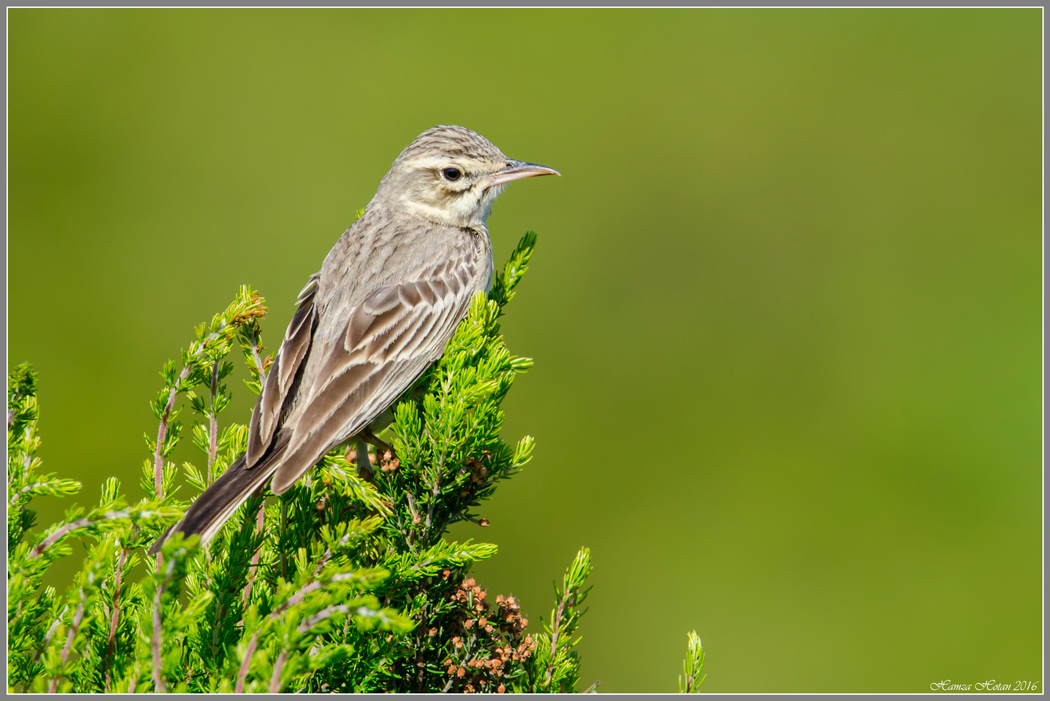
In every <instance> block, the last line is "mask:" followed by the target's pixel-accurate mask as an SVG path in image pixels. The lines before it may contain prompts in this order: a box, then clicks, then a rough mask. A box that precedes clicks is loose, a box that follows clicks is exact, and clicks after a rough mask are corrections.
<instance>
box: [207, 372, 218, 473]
mask: <svg viewBox="0 0 1050 701" xmlns="http://www.w3.org/2000/svg"><path fill="white" fill-rule="evenodd" d="M220 362H221V361H219V360H216V361H215V364H214V365H212V367H211V413H210V414H208V484H211V479H212V478H211V475H212V469H213V468H214V466H215V456H216V455H217V454H218V452H219V416H218V414H217V413H216V412H215V395H216V394H218V391H219V363H220Z"/></svg>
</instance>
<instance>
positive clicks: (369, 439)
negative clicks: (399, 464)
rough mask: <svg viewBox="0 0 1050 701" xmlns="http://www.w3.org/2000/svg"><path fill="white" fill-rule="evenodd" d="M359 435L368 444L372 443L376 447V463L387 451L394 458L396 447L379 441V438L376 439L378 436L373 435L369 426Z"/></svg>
mask: <svg viewBox="0 0 1050 701" xmlns="http://www.w3.org/2000/svg"><path fill="white" fill-rule="evenodd" d="M358 435H359V436H361V438H362V439H364V441H365V442H366V443H370V444H372V445H374V446H375V447H376V458H377V460H376V462H378V458H379V456H380V455H382V454H383V453H385V452H387V451H390V456H391V457H393V455H394V446H392V445H390V444H389V443H384V442H383V441H381V440H379V438H377V437H376V434H374V433H372V429H371V428H369V427H368V426H365V428H364V430H362V431H361V433H359V434H358Z"/></svg>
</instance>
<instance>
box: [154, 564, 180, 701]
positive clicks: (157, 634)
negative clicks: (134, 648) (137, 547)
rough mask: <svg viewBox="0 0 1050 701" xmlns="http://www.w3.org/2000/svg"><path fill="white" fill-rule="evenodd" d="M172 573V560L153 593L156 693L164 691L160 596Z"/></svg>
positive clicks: (173, 570)
mask: <svg viewBox="0 0 1050 701" xmlns="http://www.w3.org/2000/svg"><path fill="white" fill-rule="evenodd" d="M157 555H158V556H159V555H160V553H157ZM174 574H175V561H174V560H172V561H171V562H169V563H168V566H167V571H166V572H165V575H164V579H163V580H162V581H160V582H157V592H156V593H155V594H154V595H153V639H152V641H151V647H152V649H153V691H154V692H158V693H164V691H165V686H164V677H163V674H162V672H163V665H162V660H161V648H162V647H163V644H164V641H163V638H162V637H161V635H162V631H161V620H160V609H161V596H162V595H163V594H164V589H165V588H166V587H167V585H168V583H169V582H170V581H171V578H172V577H173V576H174Z"/></svg>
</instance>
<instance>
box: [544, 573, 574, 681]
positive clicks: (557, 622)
mask: <svg viewBox="0 0 1050 701" xmlns="http://www.w3.org/2000/svg"><path fill="white" fill-rule="evenodd" d="M571 591H572V587H571V586H569V587H565V593H564V594H562V595H561V601H559V602H558V612H557V614H555V616H554V630H553V631H552V632H551V663H550V666H549V667H547V675H546V679H545V680H544V682H543V683H544V684H550V683H551V677H552V676H554V662H555V658H556V656H557V654H558V636H559V635H560V634H561V631H560V628H561V619H562V615H564V613H565V606H566V605H567V604H568V603H569V592H571Z"/></svg>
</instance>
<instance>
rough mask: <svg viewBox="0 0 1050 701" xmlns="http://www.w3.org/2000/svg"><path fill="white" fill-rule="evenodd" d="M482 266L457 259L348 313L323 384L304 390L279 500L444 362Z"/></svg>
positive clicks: (383, 290)
mask: <svg viewBox="0 0 1050 701" xmlns="http://www.w3.org/2000/svg"><path fill="white" fill-rule="evenodd" d="M476 268H477V260H476V257H475V256H472V255H457V254H451V255H449V256H448V257H447V258H446V259H445V260H443V261H440V262H435V263H434V264H432V265H429V266H427V267H426V268H425V269H424V271H423V272H422V273H421V274H420V275H418V276H414V277H415V279H413V280H411V281H405V282H401V283H398V284H392V285H387V286H384V287H380V288H378V289H376V290H375V291H373V292H372V293H371V294H369V295H367V296H366V297H365V298H364V300H363V301H362V302H361V303H360V304H358V305H357V306H355V307H353V308H351V309H350V310H349V311H348V313H347V314H346V321H344V322H343V328H342V332H341V333H340V334H339V336H338V337H337V338H338V340H337V341H336V342H335V343H334V344H333V345H332V348H331V350H330V351H329V352H328V355H327V357H325V358H324V359H323V360H322V359H320V358H319V359H317V360H318V361H321V362H322V365H321V370H320V372H319V374H317V375H316V376H315V377H316V380H311V381H310V385H311V386H310V387H309V388H305V391H304V388H301V389H300V394H301V399H300V402H301V404H302V406H297V407H296V411H295V414H296V416H297V417H298V419H297V420H296V421H295V423H294V425H292V426H289V428H291V430H292V435H291V439H290V441H289V444H288V449H287V451H286V452H285V455H284V458H283V459H282V460H281V465H280V467H278V468H277V471H276V473H275V474H274V477H273V481H272V482H271V484H270V489H271V490H272V491H273V492H274V493H275V494H281V493H283V492H284V491H285V490H287V489H288V487H290V486H291V485H292V484H293V483H294V482H295V481H296V480H297V479H299V477H300V476H301V475H302V474H303V473H304V472H306V470H308V469H310V467H312V466H313V465H314V464H315V463H316V462H317V461H318V460H319V459H320V458H321V456H322V455H324V454H325V452H327V451H328V450H330V449H331V448H332V446H334V445H337V444H339V443H341V442H343V441H345V440H346V439H347V438H349V437H350V436H352V435H354V434H355V433H357V432H359V431H360V430H361V429H362V428H364V427H365V426H367V425H368V423H369V422H370V421H372V419H374V418H375V417H376V416H378V415H379V414H380V413H382V412H383V411H384V410H385V409H386V408H387V407H388V406H390V405H391V404H392V403H393V402H394V401H395V400H396V399H397V398H398V397H399V396H400V395H401V393H402V392H404V391H405V390H406V389H408V387H409V386H410V385H411V384H412V383H413V382H414V381H415V380H416V378H418V377H419V376H420V375H421V374H422V373H423V371H424V370H426V368H427V366H429V365H430V363H431V362H433V361H434V360H436V359H437V358H438V357H440V355H441V353H442V352H443V351H444V348H445V344H446V343H447V342H448V340H449V339H450V338H452V334H453V333H454V332H455V330H456V326H457V325H458V324H459V322H460V320H462V319H463V317H464V316H465V315H466V313H467V309H468V308H469V306H470V298H471V295H472V294H473V293H474V285H473V283H472V281H473V279H474V274H475V271H476ZM328 313H331V310H329V312H328ZM312 362H316V361H312ZM311 374H312V373H311Z"/></svg>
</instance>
